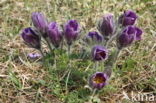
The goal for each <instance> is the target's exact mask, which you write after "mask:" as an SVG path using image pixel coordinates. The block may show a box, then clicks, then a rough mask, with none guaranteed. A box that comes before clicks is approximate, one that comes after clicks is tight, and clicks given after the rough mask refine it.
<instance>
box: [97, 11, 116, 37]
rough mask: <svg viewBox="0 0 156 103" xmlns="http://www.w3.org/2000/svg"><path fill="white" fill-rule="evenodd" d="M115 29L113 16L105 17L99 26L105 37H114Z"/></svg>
mask: <svg viewBox="0 0 156 103" xmlns="http://www.w3.org/2000/svg"><path fill="white" fill-rule="evenodd" d="M114 28H115V23H114V18H113V15H112V14H107V15H105V16H104V17H103V18H102V20H101V21H100V22H99V24H98V30H99V31H100V32H101V34H102V35H103V36H104V37H105V36H111V35H113V32H114Z"/></svg>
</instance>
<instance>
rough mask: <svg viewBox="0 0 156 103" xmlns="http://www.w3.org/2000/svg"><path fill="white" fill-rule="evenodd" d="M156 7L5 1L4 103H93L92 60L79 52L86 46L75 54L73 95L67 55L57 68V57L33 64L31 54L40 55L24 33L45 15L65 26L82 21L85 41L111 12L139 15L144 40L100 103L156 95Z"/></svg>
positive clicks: (144, 0)
mask: <svg viewBox="0 0 156 103" xmlns="http://www.w3.org/2000/svg"><path fill="white" fill-rule="evenodd" d="M45 1H46V2H45ZM155 5H156V2H155V0H132V1H130V0H127V2H124V0H116V1H115V0H77V1H76V0H55V1H53V0H1V1H0V12H1V15H0V45H1V46H0V103H62V102H65V103H88V102H87V101H88V99H89V96H90V95H91V92H90V91H89V90H88V89H86V88H84V86H85V85H87V81H88V77H89V76H90V74H92V73H93V70H92V69H93V63H92V61H91V60H90V59H89V58H86V59H81V58H79V57H80V51H78V50H79V48H84V47H83V45H81V44H80V42H81V41H77V42H76V43H75V45H74V49H73V50H72V51H73V52H72V55H71V59H72V61H71V62H72V67H71V68H72V74H71V75H70V78H69V82H68V89H69V91H68V93H66V90H65V80H66V78H63V79H60V78H61V77H62V76H63V74H64V73H65V72H66V71H67V64H68V63H69V58H68V56H67V55H66V53H65V52H63V53H62V54H61V53H60V51H57V52H56V53H58V56H57V57H56V58H57V59H56V61H57V62H56V67H57V68H54V67H53V66H52V65H51V64H52V62H51V59H52V57H51V56H47V57H46V63H45V64H44V65H43V64H42V62H40V61H31V60H28V59H27V54H28V53H30V52H37V51H35V50H34V49H31V48H29V47H27V46H26V45H25V44H24V43H23V42H22V40H21V39H20V36H19V33H20V31H21V29H22V28H25V27H28V26H31V20H30V16H31V13H32V12H35V11H40V12H43V13H45V14H46V16H47V17H49V20H50V21H57V22H59V23H60V24H63V23H65V22H66V21H67V20H68V19H77V20H78V21H79V22H80V24H81V26H82V28H83V32H82V36H81V37H83V36H84V35H85V34H86V33H87V32H88V31H92V30H96V24H97V22H98V20H99V18H100V17H101V16H102V15H103V14H105V13H108V12H111V13H114V14H115V15H116V16H118V15H120V14H121V13H122V12H123V11H124V10H127V9H132V10H135V11H136V12H137V13H138V15H139V20H138V23H137V24H138V25H139V26H140V27H141V28H142V29H143V30H144V34H143V35H144V36H143V40H142V41H140V42H137V43H135V44H133V45H132V46H131V47H129V48H127V49H125V50H123V51H122V53H121V55H120V57H119V59H118V61H117V65H116V67H115V68H114V73H113V75H112V78H111V80H110V82H109V84H110V85H108V86H106V87H105V88H104V89H102V90H101V91H99V94H98V97H99V98H100V100H101V102H102V103H116V102H122V103H125V102H124V101H123V100H122V99H121V96H122V92H123V91H126V92H128V93H130V92H131V91H136V92H140V91H141V92H153V93H156V78H155V76H156V62H155V61H156V55H155V52H156V43H155V40H156V39H155V38H156V26H155V22H156V12H155V11H156V6H155ZM80 40H81V39H80ZM64 49H65V50H66V49H67V48H65V47H64ZM44 50H45V51H46V50H47V48H46V47H44ZM60 54H61V55H60ZM102 68H103V67H102V66H101V69H102Z"/></svg>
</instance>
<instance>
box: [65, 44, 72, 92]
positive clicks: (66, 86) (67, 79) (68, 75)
mask: <svg viewBox="0 0 156 103" xmlns="http://www.w3.org/2000/svg"><path fill="white" fill-rule="evenodd" d="M70 47H71V45H68V58H69V67H68V68H69V72H68V74H67V78H66V84H65V88H66V93H68V81H69V77H70V74H71V61H70Z"/></svg>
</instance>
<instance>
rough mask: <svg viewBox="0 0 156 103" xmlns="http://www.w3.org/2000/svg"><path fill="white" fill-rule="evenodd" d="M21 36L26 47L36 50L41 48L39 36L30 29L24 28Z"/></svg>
mask: <svg viewBox="0 0 156 103" xmlns="http://www.w3.org/2000/svg"><path fill="white" fill-rule="evenodd" d="M21 36H22V38H23V40H24V41H25V43H26V44H27V45H29V46H31V47H33V48H36V49H40V48H41V43H40V36H39V35H37V34H36V32H35V31H34V30H33V29H32V28H31V27H28V28H25V29H24V30H23V31H22V33H21Z"/></svg>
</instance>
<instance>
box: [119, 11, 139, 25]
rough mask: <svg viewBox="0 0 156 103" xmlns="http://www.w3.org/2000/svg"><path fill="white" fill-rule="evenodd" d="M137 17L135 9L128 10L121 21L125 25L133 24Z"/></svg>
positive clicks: (121, 17)
mask: <svg viewBox="0 0 156 103" xmlns="http://www.w3.org/2000/svg"><path fill="white" fill-rule="evenodd" d="M137 18H138V16H137V15H136V13H135V12H134V11H132V10H127V11H124V14H122V15H121V16H120V18H119V23H120V24H122V25H123V26H127V25H133V24H134V23H135V21H136V19H137Z"/></svg>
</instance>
